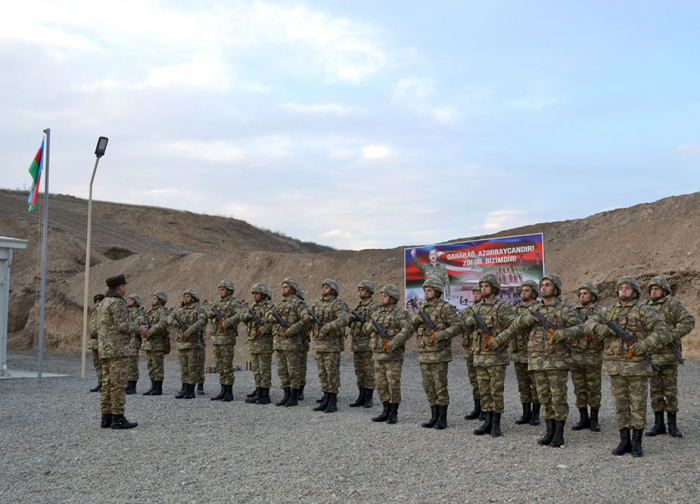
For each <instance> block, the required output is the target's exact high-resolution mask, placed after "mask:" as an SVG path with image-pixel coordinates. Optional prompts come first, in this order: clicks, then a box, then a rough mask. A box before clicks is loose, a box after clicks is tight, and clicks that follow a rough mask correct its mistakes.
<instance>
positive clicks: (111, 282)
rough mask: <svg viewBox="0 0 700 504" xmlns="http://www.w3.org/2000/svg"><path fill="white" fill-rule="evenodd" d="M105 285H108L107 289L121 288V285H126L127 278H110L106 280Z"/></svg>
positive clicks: (118, 276)
mask: <svg viewBox="0 0 700 504" xmlns="http://www.w3.org/2000/svg"><path fill="white" fill-rule="evenodd" d="M105 283H106V284H107V287H109V288H110V289H114V288H116V287H119V286H120V285H126V278H125V277H124V275H117V276H113V277H109V278H108V279H107V280H105Z"/></svg>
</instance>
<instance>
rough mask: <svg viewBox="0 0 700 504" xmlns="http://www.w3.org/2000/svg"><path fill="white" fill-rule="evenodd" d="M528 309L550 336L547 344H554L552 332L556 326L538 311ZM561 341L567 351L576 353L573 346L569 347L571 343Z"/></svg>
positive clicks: (555, 329)
mask: <svg viewBox="0 0 700 504" xmlns="http://www.w3.org/2000/svg"><path fill="white" fill-rule="evenodd" d="M528 311H529V312H530V315H532V316H533V317H535V318H536V319H537V320H538V321H539V323H540V325H541V326H542V327H544V328H545V330H546V331H547V332H548V333H549V336H550V338H549V344H550V345H554V333H555V332H557V328H556V327H554V325H553V324H552V323H551V322H550V321H549V320H547V319H546V318H545V317H544V315H542V314H541V313H540V312H536V311H533V310H528ZM562 343H563V344H564V346H565V347H566V349H567V350H568V351H569V352H571V353H572V354H575V353H577V352H576V350H574V349H573V348H571V345H569V343H567V342H566V341H562Z"/></svg>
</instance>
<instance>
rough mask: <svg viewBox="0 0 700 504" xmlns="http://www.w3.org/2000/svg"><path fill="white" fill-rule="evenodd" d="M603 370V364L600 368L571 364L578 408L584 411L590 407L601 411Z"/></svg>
mask: <svg viewBox="0 0 700 504" xmlns="http://www.w3.org/2000/svg"><path fill="white" fill-rule="evenodd" d="M602 368H603V365H602V364H601V365H600V366H584V365H583V364H576V363H574V362H572V363H571V381H572V382H574V393H575V394H576V407H577V408H579V409H583V408H587V407H588V406H589V405H590V407H591V408H593V409H600V401H601V393H600V389H601V386H602V383H601V382H602V377H601V369H602Z"/></svg>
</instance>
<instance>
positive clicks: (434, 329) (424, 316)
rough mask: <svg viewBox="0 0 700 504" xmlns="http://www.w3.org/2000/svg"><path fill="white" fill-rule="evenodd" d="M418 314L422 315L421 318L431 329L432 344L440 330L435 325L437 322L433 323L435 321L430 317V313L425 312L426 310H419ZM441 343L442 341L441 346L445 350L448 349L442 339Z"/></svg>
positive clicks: (430, 341)
mask: <svg viewBox="0 0 700 504" xmlns="http://www.w3.org/2000/svg"><path fill="white" fill-rule="evenodd" d="M418 315H420V318H421V319H422V320H423V324H425V326H426V327H427V328H428V329H430V335H431V338H430V340H429V341H428V343H430V344H431V345H432V344H433V341H435V333H436V332H437V331H438V330H437V327H435V324H433V321H432V320H430V317H428V314H427V313H425V312H424V311H422V310H419V311H418ZM439 343H440V346H441V347H442V349H443V350H447V349H446V348H445V343H443V342H442V341H440V342H439Z"/></svg>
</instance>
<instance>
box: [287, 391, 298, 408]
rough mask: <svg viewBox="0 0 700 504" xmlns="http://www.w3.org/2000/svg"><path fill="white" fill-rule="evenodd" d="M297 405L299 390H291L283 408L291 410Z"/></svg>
mask: <svg viewBox="0 0 700 504" xmlns="http://www.w3.org/2000/svg"><path fill="white" fill-rule="evenodd" d="M298 404H299V389H295V388H293V389H292V391H291V393H290V394H289V400H288V401H287V404H285V405H284V407H285V408H291V407H293V406H297V405H298Z"/></svg>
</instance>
